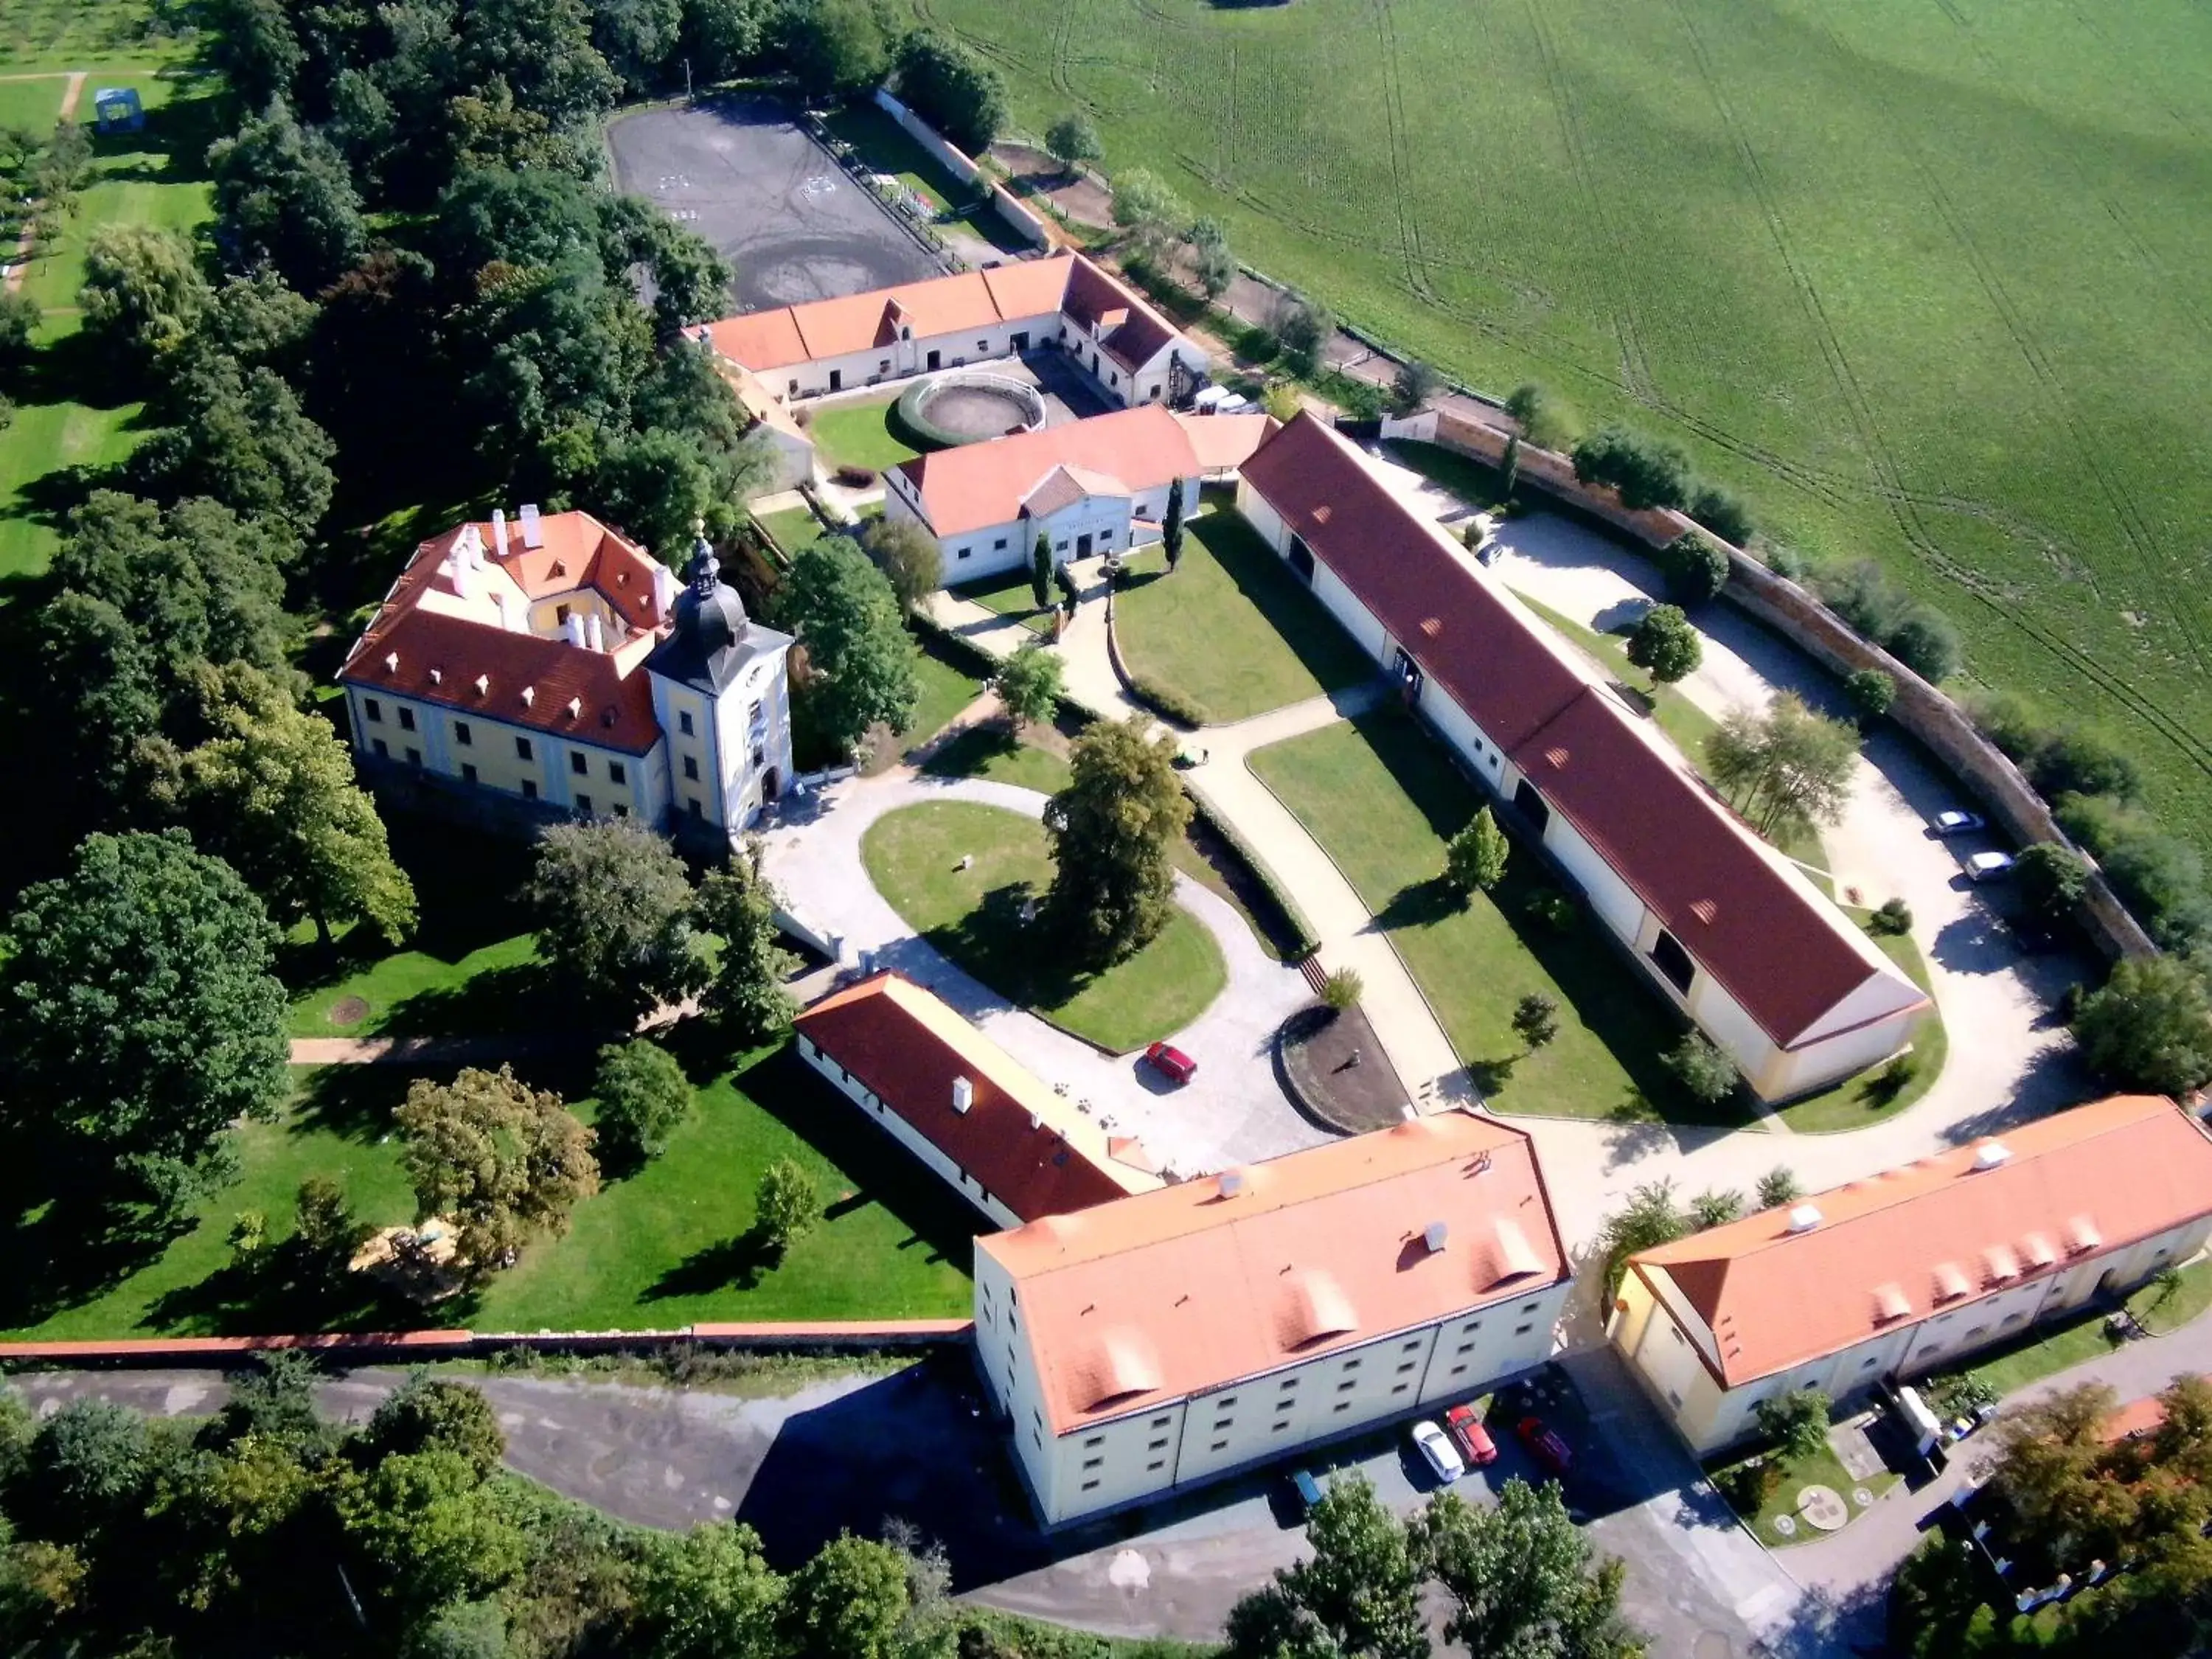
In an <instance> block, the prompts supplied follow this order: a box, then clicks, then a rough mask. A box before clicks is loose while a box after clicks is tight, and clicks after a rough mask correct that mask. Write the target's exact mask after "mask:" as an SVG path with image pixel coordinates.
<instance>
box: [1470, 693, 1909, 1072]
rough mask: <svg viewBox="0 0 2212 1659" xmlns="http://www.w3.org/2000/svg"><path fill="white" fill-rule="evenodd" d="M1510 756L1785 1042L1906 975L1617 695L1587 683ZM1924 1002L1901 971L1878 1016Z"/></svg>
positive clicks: (1761, 1023) (1785, 1044) (1870, 1015)
mask: <svg viewBox="0 0 2212 1659" xmlns="http://www.w3.org/2000/svg"><path fill="white" fill-rule="evenodd" d="M1512 758H1513V763H1514V764H1515V765H1516V766H1517V767H1519V768H1520V769H1521V770H1522V773H1524V774H1525V775H1527V776H1528V781H1530V782H1532V783H1534V785H1535V786H1536V789H1537V793H1540V794H1541V795H1542V796H1543V798H1544V799H1545V800H1546V801H1547V803H1549V805H1551V808H1552V810H1553V811H1555V812H1558V813H1559V814H1560V815H1561V816H1562V817H1565V818H1566V820H1567V821H1568V822H1569V823H1571V824H1573V825H1574V827H1575V829H1577V831H1578V832H1579V833H1580V834H1581V836H1582V837H1583V840H1585V841H1587V842H1589V844H1590V845H1591V846H1592V847H1594V848H1596V849H1597V853H1598V855H1599V856H1600V857H1601V858H1602V859H1604V860H1605V861H1606V863H1607V865H1609V866H1612V868H1613V871H1614V872H1615V873H1616V874H1618V875H1619V876H1620V878H1621V879H1622V880H1623V881H1625V882H1626V883H1627V884H1629V886H1630V887H1631V888H1632V889H1633V890H1634V891H1635V893H1636V896H1638V898H1640V899H1642V900H1643V901H1644V903H1645V904H1646V905H1647V906H1649V907H1650V909H1651V911H1652V914H1654V915H1656V916H1657V917H1658V918H1659V920H1660V921H1662V923H1664V924H1665V926H1666V928H1667V931H1668V932H1669V933H1672V934H1674V937H1675V939H1678V940H1679V941H1680V943H1681V945H1682V948H1683V949H1684V950H1686V951H1688V952H1689V953H1690V954H1691V955H1692V957H1696V958H1697V959H1698V961H1699V962H1700V963H1704V964H1705V969H1706V970H1707V971H1708V972H1710V973H1711V975H1712V976H1713V977H1714V978H1715V979H1717V980H1718V981H1720V983H1721V986H1722V988H1723V989H1724V990H1726V991H1727V992H1728V994H1729V996H1731V997H1733V998H1734V999H1735V1001H1736V1002H1737V1003H1738V1004H1739V1005H1740V1006H1741V1007H1742V1008H1743V1009H1744V1010H1745V1011H1746V1012H1748V1013H1749V1014H1750V1015H1751V1016H1752V1018H1754V1019H1756V1020H1757V1021H1758V1022H1759V1028H1760V1029H1761V1030H1764V1031H1765V1033H1766V1034H1767V1036H1771V1037H1772V1038H1773V1039H1774V1041H1775V1042H1777V1043H1778V1044H1780V1045H1781V1046H1782V1047H1784V1048H1789V1047H1790V1046H1792V1045H1793V1044H1794V1043H1795V1042H1796V1041H1797V1040H1798V1039H1799V1038H1801V1037H1802V1036H1805V1035H1806V1034H1807V1033H1808V1032H1810V1031H1812V1030H1814V1027H1815V1026H1816V1025H1817V1024H1818V1023H1819V1022H1820V1019H1821V1018H1822V1016H1824V1015H1826V1014H1827V1013H1829V1012H1831V1011H1832V1010H1833V1009H1834V1008H1835V1007H1836V1006H1838V1004H1840V1003H1841V1002H1843V1001H1844V999H1845V998H1847V997H1849V996H1850V994H1852V993H1853V992H1854V991H1856V990H1857V989H1858V988H1859V987H1861V986H1863V984H1865V983H1866V981H1867V980H1868V979H1869V978H1870V977H1873V976H1875V975H1894V972H1895V970H1894V969H1893V968H1892V967H1891V965H1890V963H1888V961H1887V958H1885V957H1882V956H1881V953H1880V952H1879V951H1877V950H1876V948H1875V945H1874V944H1873V942H1872V941H1871V940H1869V939H1867V938H1866V937H1865V935H1864V934H1863V933H1861V932H1860V930H1859V929H1858V928H1857V927H1852V926H1851V925H1850V920H1849V918H1847V917H1844V916H1842V915H1840V914H1839V913H1838V911H1837V910H1836V908H1835V907H1834V906H1833V905H1832V904H1831V903H1830V902H1828V901H1827V900H1826V899H1825V898H1823V897H1821V896H1820V895H1819V894H1818V893H1816V892H1814V890H1812V888H1811V886H1810V884H1808V882H1807V881H1806V880H1805V878H1803V877H1802V876H1801V875H1798V874H1797V873H1796V872H1794V871H1791V870H1789V869H1788V868H1787V867H1786V866H1783V864H1782V863H1781V860H1779V858H1778V856H1776V855H1775V854H1773V853H1771V851H1770V850H1769V849H1767V848H1765V847H1763V846H1761V845H1760V844H1759V841H1758V838H1757V837H1756V836H1754V835H1753V833H1752V831H1751V830H1750V829H1747V828H1746V827H1745V826H1744V824H1743V823H1741V821H1740V820H1739V819H1738V818H1737V817H1736V816H1735V813H1734V812H1733V811H1729V809H1728V807H1727V806H1725V805H1723V804H1722V803H1720V802H1719V801H1717V800H1716V799H1714V798H1713V797H1712V795H1711V793H1709V792H1708V791H1707V789H1706V788H1705V785H1704V784H1703V783H1701V782H1699V781H1698V780H1697V779H1696V778H1695V777H1693V776H1692V775H1691V774H1690V772H1689V771H1688V769H1687V768H1686V766H1684V764H1683V763H1682V762H1681V761H1680V759H1679V757H1677V756H1676V755H1675V754H1674V751H1673V750H1672V748H1671V746H1670V745H1668V744H1667V743H1666V739H1665V738H1661V737H1658V736H1656V735H1654V734H1652V733H1650V732H1649V731H1648V730H1647V729H1646V728H1645V726H1644V724H1643V722H1641V721H1639V720H1637V719H1636V718H1635V717H1634V716H1633V715H1631V714H1626V713H1625V712H1624V711H1623V710H1622V709H1621V708H1620V707H1619V705H1618V704H1616V703H1615V702H1613V699H1612V698H1611V696H1608V695H1607V693H1605V692H1602V691H1598V690H1586V691H1584V692H1583V693H1582V694H1581V695H1580V696H1577V697H1576V698H1575V699H1574V701H1573V702H1570V703H1569V704H1568V705H1567V706H1566V707H1565V708H1563V709H1561V710H1560V711H1559V713H1558V714H1555V715H1553V717H1552V719H1550V720H1547V721H1546V722H1545V723H1544V725H1543V726H1542V727H1541V729H1540V730H1538V731H1537V732H1536V733H1535V734H1534V736H1532V737H1530V738H1528V740H1527V741H1526V742H1524V743H1522V744H1521V745H1520V746H1519V747H1518V748H1516V749H1515V750H1513V751H1512ZM1922 1000H1923V998H1922V997H1921V995H1920V994H1919V992H1918V990H1917V988H1916V987H1911V986H1910V985H1907V984H1905V983H1904V982H1903V981H1901V980H1900V981H1899V983H1898V985H1897V987H1896V989H1895V992H1894V994H1893V995H1892V996H1890V997H1888V998H1887V999H1885V1000H1884V1002H1885V1006H1882V1007H1881V1009H1880V1010H1879V1012H1880V1013H1881V1014H1888V1013H1891V1012H1896V1011H1897V1010H1898V1009H1899V1008H1902V1007H1911V1006H1915V1005H1917V1003H1919V1002H1920V1001H1922ZM1875 1012H1876V1011H1874V1010H1869V1012H1868V1014H1867V1016H1866V1017H1868V1018H1874V1017H1875Z"/></svg>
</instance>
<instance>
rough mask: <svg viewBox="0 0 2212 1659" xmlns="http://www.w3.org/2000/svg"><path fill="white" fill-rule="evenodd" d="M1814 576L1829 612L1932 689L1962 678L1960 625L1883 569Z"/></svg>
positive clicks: (1868, 564) (1860, 567) (1865, 563)
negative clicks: (1952, 677)
mask: <svg viewBox="0 0 2212 1659" xmlns="http://www.w3.org/2000/svg"><path fill="white" fill-rule="evenodd" d="M1784 574H1788V573H1787V572H1786V571H1785V572H1784ZM1810 574H1811V580H1812V584H1813V591H1814V592H1816V593H1818V594H1819V595H1820V599H1821V600H1822V601H1823V602H1824V603H1825V604H1826V605H1827V607H1828V609H1829V610H1831V611H1834V612H1835V613H1836V614H1837V615H1838V616H1839V617H1842V618H1843V619H1844V621H1845V622H1847V623H1850V625H1851V626H1852V627H1853V628H1855V629H1857V630H1858V631H1859V633H1860V634H1861V635H1863V636H1864V637H1865V638H1867V639H1869V640H1872V641H1875V643H1876V644H1877V645H1880V646H1881V647H1882V648H1883V649H1885V650H1887V652H1888V653H1889V654H1890V655H1891V656H1893V657H1894V658H1896V659H1898V661H1899V662H1901V663H1903V664H1904V665H1905V666H1906V667H1907V668H1910V669H1911V671H1913V672H1914V673H1916V674H1917V675H1919V676H1920V678H1922V679H1923V680H1926V681H1927V682H1928V683H1929V684H1930V685H1940V684H1942V683H1943V682H1944V681H1945V680H1947V679H1948V678H1950V677H1951V676H1952V675H1954V674H1955V673H1957V672H1958V671H1959V659H1960V647H1959V630H1958V628H1957V627H1956V625H1955V624H1954V623H1953V622H1952V621H1951V619H1950V618H1949V617H1947V616H1945V615H1944V614H1943V613H1942V611H1938V610H1937V609H1936V607H1935V606H1934V605H1927V604H1924V603H1923V602H1922V601H1920V600H1918V599H1914V598H1912V597H1911V595H1910V594H1908V593H1906V592H1904V591H1903V590H1902V589H1901V588H1899V586H1897V585H1896V584H1895V583H1894V582H1893V581H1891V580H1890V579H1889V577H1888V576H1887V574H1885V573H1884V572H1883V570H1882V568H1881V566H1880V565H1878V564H1875V562H1873V561H1871V560H1861V561H1860V562H1857V563H1856V564H1850V565H1845V566H1844V567H1842V568H1840V569H1833V570H1821V569H1814V571H1812V572H1811V573H1810Z"/></svg>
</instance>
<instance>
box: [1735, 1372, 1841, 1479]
mask: <svg viewBox="0 0 2212 1659" xmlns="http://www.w3.org/2000/svg"><path fill="white" fill-rule="evenodd" d="M1831 1409H1832V1402H1831V1401H1830V1400H1829V1399H1828V1396H1827V1395H1825V1394H1823V1393H1821V1392H1820V1389H1790V1391H1789V1392H1788V1393H1786V1394H1780V1395H1775V1396H1774V1397H1773V1398H1772V1399H1771V1400H1762V1401H1759V1405H1758V1407H1757V1408H1756V1409H1755V1410H1754V1411H1753V1413H1752V1414H1753V1417H1754V1418H1756V1419H1757V1420H1758V1423H1759V1433H1760V1434H1762V1435H1764V1436H1765V1437H1766V1438H1767V1439H1768V1440H1771V1441H1772V1442H1773V1443H1774V1447H1775V1449H1776V1450H1778V1451H1779V1452H1780V1453H1781V1454H1782V1455H1784V1457H1787V1458H1789V1459H1790V1460H1791V1461H1793V1462H1802V1460H1803V1459H1805V1458H1808V1457H1816V1456H1818V1455H1820V1450H1821V1449H1822V1448H1823V1447H1825V1446H1826V1444H1827V1443H1828V1413H1829V1412H1830V1410H1831Z"/></svg>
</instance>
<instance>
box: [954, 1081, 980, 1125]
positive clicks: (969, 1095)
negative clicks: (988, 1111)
mask: <svg viewBox="0 0 2212 1659" xmlns="http://www.w3.org/2000/svg"><path fill="white" fill-rule="evenodd" d="M974 1104H975V1085H974V1084H973V1083H970V1082H969V1080H968V1079H966V1078H964V1077H956V1078H954V1079H952V1109H953V1110H954V1111H956V1112H958V1113H960V1114H961V1115H963V1116H964V1115H966V1114H967V1111H968V1109H969V1107H971V1106H973V1105H974Z"/></svg>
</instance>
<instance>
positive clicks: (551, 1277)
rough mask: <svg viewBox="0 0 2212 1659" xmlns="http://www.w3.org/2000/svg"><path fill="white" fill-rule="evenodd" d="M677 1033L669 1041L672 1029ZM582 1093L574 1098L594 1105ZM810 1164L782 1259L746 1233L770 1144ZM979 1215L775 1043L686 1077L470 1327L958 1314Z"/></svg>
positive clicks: (492, 1291) (495, 1284)
mask: <svg viewBox="0 0 2212 1659" xmlns="http://www.w3.org/2000/svg"><path fill="white" fill-rule="evenodd" d="M678 1046H679V1048H680V1047H681V1045H680V1043H679V1045H678ZM592 1109H593V1103H591V1102H588V1101H586V1102H580V1103H579V1105H578V1114H579V1115H580V1116H583V1117H586V1118H588V1117H590V1116H591V1115H592ZM778 1158H793V1159H796V1160H797V1161H798V1163H799V1164H800V1165H801V1166H802V1167H804V1168H805V1170H807V1172H808V1173H809V1174H811V1176H813V1177H814V1180H815V1184H816V1188H817V1191H818V1192H819V1194H820V1195H821V1200H822V1218H821V1220H820V1222H819V1224H818V1225H817V1226H816V1227H815V1228H814V1229H813V1231H811V1232H809V1233H807V1234H806V1235H805V1237H802V1238H800V1239H799V1240H798V1241H797V1242H796V1243H793V1245H792V1247H791V1249H790V1251H789V1253H788V1254H787V1255H785V1256H784V1257H783V1258H782V1259H781V1261H775V1260H773V1259H770V1258H769V1257H767V1256H766V1255H763V1252H762V1250H761V1249H760V1247H759V1245H758V1243H757V1241H755V1240H753V1239H752V1238H751V1237H750V1229H751V1226H752V1221H753V1193H754V1189H755V1188H757V1186H758V1184H759V1182H760V1176H761V1172H762V1171H763V1170H765V1169H766V1168H767V1167H768V1166H769V1164H772V1163H774V1162H775V1160H776V1159H778ZM982 1225H983V1221H982V1218H981V1217H980V1216H977V1215H975V1214H973V1213H972V1212H969V1209H968V1208H967V1206H965V1205H963V1204H962V1203H961V1202H960V1201H959V1200H957V1198H956V1197H955V1196H954V1195H953V1194H951V1192H950V1191H949V1190H947V1189H946V1188H945V1187H943V1186H942V1185H941V1184H939V1182H937V1181H936V1180H935V1179H934V1178H933V1176H931V1175H930V1174H929V1172H928V1171H927V1170H924V1169H923V1168H922V1167H921V1164H917V1163H916V1162H915V1160H914V1158H912V1157H911V1156H910V1155H909V1154H908V1153H907V1152H904V1151H903V1150H902V1149H901V1148H900V1147H899V1146H897V1144H896V1142H894V1141H893V1140H891V1139H890V1137H889V1136H888V1135H885V1134H884V1133H882V1131H880V1130H879V1129H878V1128H877V1127H875V1126H874V1125H872V1124H871V1123H869V1122H868V1121H867V1120H866V1118H864V1117H862V1116H861V1115H860V1112H859V1110H858V1109H855V1108H854V1106H853V1104H852V1103H850V1102H849V1101H848V1100H846V1099H845V1098H844V1097H842V1096H841V1095H839V1094H838V1093H837V1092H836V1091H834V1090H832V1089H831V1088H829V1085H826V1084H824V1083H823V1081H822V1080H821V1079H819V1078H817V1077H816V1076H815V1074H814V1073H812V1072H811V1071H809V1070H808V1069H807V1068H806V1067H805V1066H803V1065H802V1064H800V1063H799V1060H797V1059H795V1058H794V1057H793V1055H792V1054H791V1053H790V1051H789V1050H788V1048H779V1049H774V1050H770V1051H768V1052H766V1053H763V1054H755V1055H752V1056H750V1057H748V1058H747V1059H745V1060H743V1061H741V1062H740V1063H739V1065H738V1068H737V1069H736V1070H735V1071H734V1072H732V1073H726V1074H724V1075H721V1076H717V1077H715V1078H714V1079H712V1080H711V1081H710V1082H708V1083H707V1084H706V1085H704V1086H703V1087H702V1088H701V1089H700V1091H699V1092H698V1099H697V1103H696V1105H695V1107H694V1108H693V1110H692V1114H691V1116H690V1118H689V1119H688V1120H687V1121H685V1122H684V1125H683V1126H682V1127H680V1128H678V1130H677V1131H676V1133H674V1135H672V1136H671V1138H670V1140H669V1145H668V1150H667V1151H666V1152H664V1153H663V1154H662V1155H661V1156H660V1157H659V1158H656V1159H654V1160H653V1162H652V1163H650V1164H647V1165H646V1166H645V1168H644V1169H643V1170H641V1171H639V1172H638V1173H636V1174H634V1175H626V1176H621V1177H620V1178H618V1179H615V1180H611V1181H609V1182H607V1183H606V1185H605V1187H604V1188H602V1190H601V1191H600V1193H599V1196H598V1197H597V1198H594V1199H592V1200H589V1201H588V1202H586V1203H584V1204H582V1205H580V1206H577V1209H576V1212H575V1215H574V1220H573V1222H572V1224H571V1225H570V1227H569V1231H568V1237H565V1238H562V1239H560V1240H557V1241H554V1242H550V1243H540V1244H538V1245H536V1246H534V1247H532V1249H530V1250H528V1251H526V1253H525V1254H524V1255H523V1258H522V1260H521V1261H520V1263H518V1264H517V1265H516V1266H515V1267H512V1268H510V1269H508V1270H507V1272H505V1273H501V1274H499V1275H498V1276H497V1277H496V1278H495V1279H493V1280H492V1282H491V1284H490V1285H489V1287H488V1288H487V1289H486V1290H485V1291H484V1292H483V1296H482V1297H481V1300H480V1303H479V1305H478V1306H477V1308H476V1309H475V1310H473V1311H472V1312H471V1323H472V1324H473V1325H475V1326H476V1328H478V1329H483V1330H538V1329H540V1328H544V1327H547V1326H551V1327H553V1328H556V1329H563V1330H599V1329H623V1328H631V1329H641V1328H658V1329H667V1328H671V1327H673V1326H682V1325H688V1324H690V1323H692V1322H694V1321H696V1320H730V1319H869V1318H884V1319H890V1318H931V1317H939V1316H954V1317H957V1316H960V1315H962V1314H964V1313H966V1312H967V1311H968V1310H969V1304H970V1299H971V1292H970V1291H969V1280H968V1272H969V1260H970V1239H971V1237H972V1236H973V1234H974V1233H975V1231H976V1230H977V1229H978V1228H980V1227H981V1226H982Z"/></svg>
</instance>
